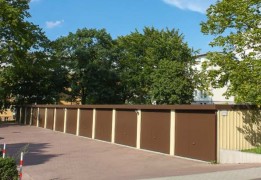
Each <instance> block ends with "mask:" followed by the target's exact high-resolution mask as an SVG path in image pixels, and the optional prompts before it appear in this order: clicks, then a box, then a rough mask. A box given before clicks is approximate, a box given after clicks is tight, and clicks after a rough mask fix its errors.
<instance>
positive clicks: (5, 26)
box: [0, 0, 63, 107]
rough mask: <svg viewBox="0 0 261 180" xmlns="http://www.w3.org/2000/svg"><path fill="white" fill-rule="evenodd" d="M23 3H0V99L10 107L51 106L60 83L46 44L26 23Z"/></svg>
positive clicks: (4, 0) (3, 0)
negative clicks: (15, 105) (10, 105)
mask: <svg viewBox="0 0 261 180" xmlns="http://www.w3.org/2000/svg"><path fill="white" fill-rule="evenodd" d="M28 9H29V5H28V1H27V0H0V69H1V70H0V98H1V100H0V101H1V107H2V106H8V105H9V104H10V103H15V104H17V103H18V104H20V103H54V102H55V101H56V99H57V93H58V92H59V91H60V89H61V88H63V87H62V86H61V87H59V85H62V84H63V81H60V79H59V78H60V77H62V76H60V71H57V63H55V62H54V61H51V60H50V59H49V56H50V53H51V51H50V42H49V40H48V39H47V38H46V36H45V35H44V33H43V32H42V30H41V29H40V28H39V27H38V26H37V25H34V24H33V23H31V22H29V21H28V18H29V17H30V14H29V13H28Z"/></svg>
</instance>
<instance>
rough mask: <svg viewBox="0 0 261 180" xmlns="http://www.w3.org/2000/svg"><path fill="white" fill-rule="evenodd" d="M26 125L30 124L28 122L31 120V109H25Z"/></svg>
mask: <svg viewBox="0 0 261 180" xmlns="http://www.w3.org/2000/svg"><path fill="white" fill-rule="evenodd" d="M25 120H26V124H30V120H31V108H26V117H25Z"/></svg>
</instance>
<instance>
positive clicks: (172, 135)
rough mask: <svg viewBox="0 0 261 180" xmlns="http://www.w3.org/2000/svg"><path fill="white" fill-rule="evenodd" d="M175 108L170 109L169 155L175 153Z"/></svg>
mask: <svg viewBox="0 0 261 180" xmlns="http://www.w3.org/2000/svg"><path fill="white" fill-rule="evenodd" d="M175 120H176V119H175V110H171V111H170V155H172V156H174V155H175Z"/></svg>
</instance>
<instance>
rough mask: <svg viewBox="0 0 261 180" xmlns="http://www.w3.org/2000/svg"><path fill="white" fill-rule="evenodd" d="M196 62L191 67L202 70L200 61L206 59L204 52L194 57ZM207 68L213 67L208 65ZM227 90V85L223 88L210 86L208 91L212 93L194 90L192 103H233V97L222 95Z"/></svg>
mask: <svg viewBox="0 0 261 180" xmlns="http://www.w3.org/2000/svg"><path fill="white" fill-rule="evenodd" d="M195 61H196V63H195V65H194V67H193V69H195V70H197V71H202V67H201V65H202V63H203V62H205V61H208V59H207V58H206V54H202V55H199V56H198V57H197V58H196V59H195ZM209 69H214V68H213V67H210V68H209ZM226 90H227V87H226V86H225V87H223V88H212V87H210V91H211V93H212V95H209V94H208V95H205V94H206V93H204V92H202V91H200V90H197V89H196V90H195V92H194V103H196V104H234V97H229V98H228V99H227V98H226V97H225V96H224V95H223V94H224V93H225V92H226Z"/></svg>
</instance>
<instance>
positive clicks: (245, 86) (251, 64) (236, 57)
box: [201, 0, 261, 104]
mask: <svg viewBox="0 0 261 180" xmlns="http://www.w3.org/2000/svg"><path fill="white" fill-rule="evenodd" d="M260 10H261V3H260V0H248V1H246V0H222V1H218V2H217V3H216V4H215V5H211V6H210V7H209V8H208V10H207V18H208V19H207V21H206V22H202V23H201V31H202V32H203V33H204V34H211V35H215V36H216V37H215V38H214V40H213V41H212V42H211V43H210V45H211V46H220V47H222V48H223V52H222V53H217V52H214V53H213V52H212V53H209V55H208V58H209V60H210V61H209V62H208V63H206V64H205V65H204V70H206V74H205V75H206V78H207V80H208V82H209V83H210V84H211V85H212V86H213V87H223V86H225V85H228V90H227V92H226V95H227V96H235V100H236V101H237V102H240V103H254V104H261V73H260V72H261V60H260V57H261V43H260V37H261V14H260ZM210 66H216V67H217V68H214V69H213V70H209V68H208V67H210Z"/></svg>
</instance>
